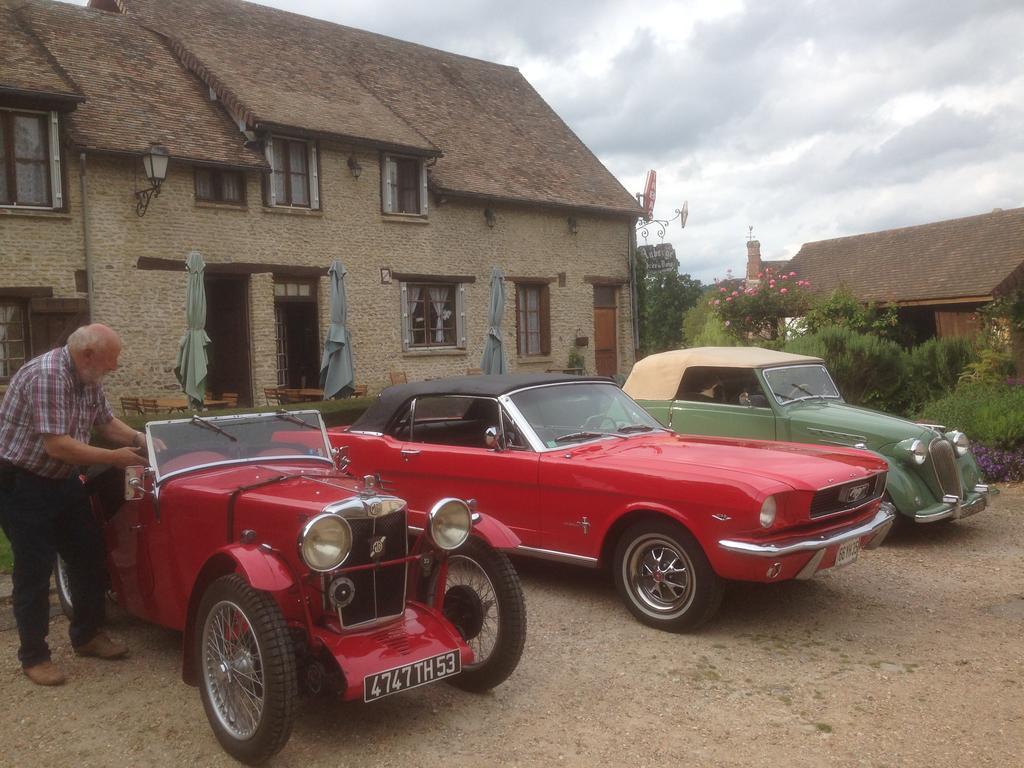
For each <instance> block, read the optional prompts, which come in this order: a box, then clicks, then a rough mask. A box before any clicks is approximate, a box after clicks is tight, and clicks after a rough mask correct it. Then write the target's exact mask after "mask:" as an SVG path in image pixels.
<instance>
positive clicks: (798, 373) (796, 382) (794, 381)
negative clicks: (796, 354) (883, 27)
mask: <svg viewBox="0 0 1024 768" xmlns="http://www.w3.org/2000/svg"><path fill="white" fill-rule="evenodd" d="M764 380H765V381H766V382H767V383H768V388H769V389H770V390H771V392H772V394H773V395H774V396H775V399H776V400H777V401H778V402H779V403H780V404H781V405H785V404H786V403H792V402H796V401H797V400H813V399H825V400H842V399H843V398H842V396H841V395H840V394H839V390H838V389H837V388H836V385H835V382H833V381H832V377H831V376H829V373H828V371H827V370H826V369H825V366H823V365H790V366H786V367H785V368H768V369H766V370H765V372H764Z"/></svg>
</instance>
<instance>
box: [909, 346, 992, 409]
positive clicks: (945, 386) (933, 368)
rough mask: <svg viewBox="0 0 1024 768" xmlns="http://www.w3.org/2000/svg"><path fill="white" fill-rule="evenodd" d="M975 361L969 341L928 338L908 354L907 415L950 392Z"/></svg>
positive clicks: (974, 350)
mask: <svg viewBox="0 0 1024 768" xmlns="http://www.w3.org/2000/svg"><path fill="white" fill-rule="evenodd" d="M977 359H978V353H977V345H976V344H975V343H974V342H973V340H971V339H964V338H955V339H929V340H928V341H926V342H924V343H923V344H920V345H918V346H916V347H914V348H913V349H911V350H910V351H909V352H908V353H907V366H906V373H907V375H906V379H905V381H904V386H905V389H906V394H907V405H908V408H907V412H908V413H917V412H919V411H920V410H921V408H922V407H923V406H924V404H925V403H927V402H929V401H931V400H936V399H938V398H940V397H943V396H945V395H948V394H949V393H950V392H952V391H953V390H954V389H955V388H956V385H957V382H958V381H959V380H960V377H961V375H962V374H963V372H964V371H965V369H967V368H968V367H969V366H970V365H971V364H973V363H974V362H975V361H976V360H977Z"/></svg>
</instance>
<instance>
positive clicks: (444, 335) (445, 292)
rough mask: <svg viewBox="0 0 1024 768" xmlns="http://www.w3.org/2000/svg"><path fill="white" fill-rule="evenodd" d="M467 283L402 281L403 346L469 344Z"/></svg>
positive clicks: (453, 345) (404, 347)
mask: <svg viewBox="0 0 1024 768" xmlns="http://www.w3.org/2000/svg"><path fill="white" fill-rule="evenodd" d="M464 297H465V286H463V285H462V284H461V283H448V282H437V283H402V326H403V342H402V347H403V349H430V348H433V347H457V348H464V347H465V346H466V336H465V330H464V325H465V310H464Z"/></svg>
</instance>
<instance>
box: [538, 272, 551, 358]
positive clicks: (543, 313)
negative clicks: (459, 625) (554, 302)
mask: <svg viewBox="0 0 1024 768" xmlns="http://www.w3.org/2000/svg"><path fill="white" fill-rule="evenodd" d="M539 293H540V353H541V354H542V355H550V354H551V291H550V290H548V286H546V285H542V286H540V290H539Z"/></svg>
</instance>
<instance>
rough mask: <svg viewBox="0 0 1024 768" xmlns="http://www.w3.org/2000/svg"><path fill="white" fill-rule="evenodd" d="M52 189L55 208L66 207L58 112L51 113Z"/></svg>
mask: <svg viewBox="0 0 1024 768" xmlns="http://www.w3.org/2000/svg"><path fill="white" fill-rule="evenodd" d="M50 189H52V190H53V195H52V200H51V202H52V204H53V207H54V208H63V207H64V185H63V184H62V179H61V172H60V122H59V119H58V117H57V113H56V112H51V113H50Z"/></svg>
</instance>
